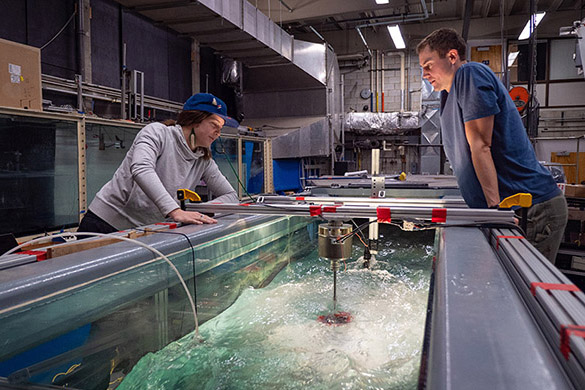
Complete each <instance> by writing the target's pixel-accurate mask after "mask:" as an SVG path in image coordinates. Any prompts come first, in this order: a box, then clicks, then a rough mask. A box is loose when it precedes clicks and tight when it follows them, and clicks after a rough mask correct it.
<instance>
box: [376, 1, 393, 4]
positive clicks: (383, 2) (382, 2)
mask: <svg viewBox="0 0 585 390" xmlns="http://www.w3.org/2000/svg"><path fill="white" fill-rule="evenodd" d="M389 2H390V0H376V4H388V3H389Z"/></svg>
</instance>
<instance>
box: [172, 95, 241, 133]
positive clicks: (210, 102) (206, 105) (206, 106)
mask: <svg viewBox="0 0 585 390" xmlns="http://www.w3.org/2000/svg"><path fill="white" fill-rule="evenodd" d="M194 110H196V111H205V112H209V113H212V114H215V115H217V116H219V117H220V118H222V119H223V120H224V121H225V125H224V126H229V127H235V128H237V127H238V126H239V125H240V124H239V123H238V121H236V120H235V119H233V118H230V117H229V116H227V106H226V105H225V103H224V102H223V100H221V99H220V98H218V97H215V96H213V95H212V94H210V93H197V94H195V95H193V96H191V97H190V98H189V99H187V101H186V102H185V104H184V105H183V111H194Z"/></svg>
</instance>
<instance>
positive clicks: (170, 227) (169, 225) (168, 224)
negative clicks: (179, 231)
mask: <svg viewBox="0 0 585 390" xmlns="http://www.w3.org/2000/svg"><path fill="white" fill-rule="evenodd" d="M155 225H167V226H168V227H169V230H171V229H176V228H177V224H176V223H174V222H158V223H155Z"/></svg>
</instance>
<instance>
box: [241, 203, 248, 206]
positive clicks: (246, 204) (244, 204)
mask: <svg viewBox="0 0 585 390" xmlns="http://www.w3.org/2000/svg"><path fill="white" fill-rule="evenodd" d="M239 205H240V206H250V205H251V203H240V204H239Z"/></svg>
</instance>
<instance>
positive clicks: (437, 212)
mask: <svg viewBox="0 0 585 390" xmlns="http://www.w3.org/2000/svg"><path fill="white" fill-rule="evenodd" d="M431 222H441V223H444V222H447V209H433V213H432V215H431Z"/></svg>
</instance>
